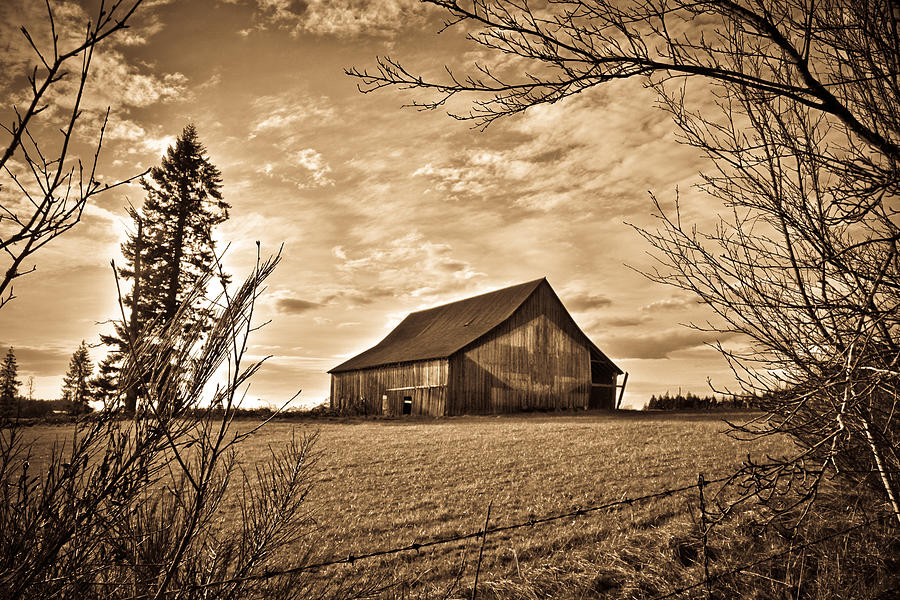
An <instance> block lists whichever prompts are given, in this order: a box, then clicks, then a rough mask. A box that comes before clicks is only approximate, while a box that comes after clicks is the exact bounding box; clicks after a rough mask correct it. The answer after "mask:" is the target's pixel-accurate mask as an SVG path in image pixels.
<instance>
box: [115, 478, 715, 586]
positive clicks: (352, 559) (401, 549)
mask: <svg viewBox="0 0 900 600" xmlns="http://www.w3.org/2000/svg"><path fill="white" fill-rule="evenodd" d="M732 478H733V475H729V476H726V477H719V478H717V479H709V480H704V481H703V482H702V483H700V482H699V481H698V482H696V483H691V484H690V485H684V486H680V487H675V488H668V489H664V490H660V491H657V492H653V493H650V494H645V495H643V496H635V497H628V498H622V499H620V500H614V501H611V502H605V503H603V504H597V505H592V506H584V507H576V508H574V509H572V510H570V511H567V512H564V513H556V514H550V515H546V516H543V517H532V518H530V519H528V520H527V521H519V522H516V523H511V524H508V525H497V526H494V527H488V528H482V529H479V530H478V531H471V532H468V533H463V534H459V535H453V536H444V537H437V538H434V539H431V540H427V541H424V542H413V543H411V544H406V545H403V546H395V547H392V548H385V549H382V550H374V551H371V552H365V553H361V554H348V555H347V556H345V557H340V558H338V557H335V558H332V559H329V560H324V561H321V562H317V563H309V564H304V565H298V566H296V567H290V568H287V569H277V570H272V569H268V570H265V571H263V572H262V573H254V574H249V575H242V576H240V577H234V578H230V579H220V580H218V581H210V582H205V583H202V584H195V585H191V586H186V587H184V588H181V589H179V590H172V591H171V593H173V594H174V593H181V592H191V591H198V590H202V589H208V588H212V587H220V586H224V585H230V584H235V583H248V582H252V581H262V580H266V579H272V578H274V577H281V576H286V575H297V574H300V573H306V572H310V571H316V570H319V569H324V568H326V567H332V566H337V565H353V564H355V563H356V562H358V561H364V560H368V559H372V558H378V557H385V556H391V555H395V554H402V553H405V552H416V553H418V552H419V551H421V550H424V549H427V548H433V547H436V546H442V545H446V544H452V543H456V542H461V541H465V540H471V539H476V538H481V537H486V536H489V535H494V534H499V533H505V532H509V531H514V530H517V529H523V528H525V527H528V528H531V527H535V526H539V525H545V524H547V523H553V522H555V521H560V520H563V519H571V518H577V517H581V516H585V515H589V514H591V513H596V512H600V511H609V510H613V509H615V508H619V507H622V506H631V505H634V504H636V503H640V502H647V501H650V500H655V499H661V498H666V497H669V496H674V495H676V494H679V493H682V492H687V491H690V490H694V489H697V488H698V487H699V486H701V485H702V486H708V485H712V484H717V483H724V482H726V481H729V480H730V479H732ZM100 585H107V586H116V585H120V584H118V583H114V582H110V583H105V584H103V583H101V584H100ZM122 585H125V584H122ZM148 597H149V595H146V594H145V595H139V596H132V597H131V598H130V599H129V600H143V599H144V598H148Z"/></svg>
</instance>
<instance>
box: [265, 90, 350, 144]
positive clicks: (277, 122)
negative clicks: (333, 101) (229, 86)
mask: <svg viewBox="0 0 900 600" xmlns="http://www.w3.org/2000/svg"><path fill="white" fill-rule="evenodd" d="M299 95H300V97H299V98H298V97H297V96H298V93H297V92H296V91H293V90H292V91H291V92H285V93H282V94H274V95H269V96H261V97H259V98H256V99H255V100H254V101H253V104H252V110H253V111H254V113H256V114H258V115H260V118H259V119H258V120H257V121H256V122H255V123H254V124H253V126H252V127H251V128H250V136H251V137H255V136H256V135H258V134H261V133H272V132H274V133H283V132H286V131H289V130H290V129H289V128H290V126H292V125H297V124H299V123H302V122H304V121H308V120H310V119H318V120H322V121H327V120H331V119H333V118H334V114H335V111H334V108H333V107H332V106H331V105H330V101H329V99H328V98H327V97H326V96H319V97H312V96H306V95H303V94H299Z"/></svg>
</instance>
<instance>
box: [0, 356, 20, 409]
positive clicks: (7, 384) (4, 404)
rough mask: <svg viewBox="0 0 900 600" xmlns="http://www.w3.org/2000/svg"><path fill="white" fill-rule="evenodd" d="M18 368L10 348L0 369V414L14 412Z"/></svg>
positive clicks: (17, 388)
mask: <svg viewBox="0 0 900 600" xmlns="http://www.w3.org/2000/svg"><path fill="white" fill-rule="evenodd" d="M18 372H19V367H18V365H17V364H16V353H15V352H13V349H12V348H10V349H9V350H7V352H6V358H4V359H3V367H2V369H0V413H2V414H9V413H11V412H13V411H14V409H15V406H16V398H17V397H18V395H19V384H20V382H19V380H18V379H16V376H17V375H18Z"/></svg>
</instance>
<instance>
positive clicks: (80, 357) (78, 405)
mask: <svg viewBox="0 0 900 600" xmlns="http://www.w3.org/2000/svg"><path fill="white" fill-rule="evenodd" d="M93 373H94V363H92V362H91V356H90V354H88V349H87V345H86V344H85V343H84V340H82V341H81V345H80V346H78V349H77V350H75V352H73V353H72V358H71V360H69V370H68V371H67V372H66V376H65V378H64V379H63V390H62V394H63V400H66V401H67V402H71V403H72V409H71V410H72V412H73V413H74V414H78V413H82V412H87V410H88V402H89V401H90V400H91V399H92V396H91V384H90V379H91V375H93Z"/></svg>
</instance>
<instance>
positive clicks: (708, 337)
mask: <svg viewBox="0 0 900 600" xmlns="http://www.w3.org/2000/svg"><path fill="white" fill-rule="evenodd" d="M734 337H736V334H731V333H711V332H705V331H697V330H695V329H687V328H682V329H669V330H665V331H651V332H647V333H643V334H641V333H631V334H629V335H627V336H620V335H613V336H606V337H605V339H604V342H603V344H602V347H603V349H604V352H606V351H607V350H608V354H609V355H610V356H615V357H617V358H622V359H627V358H641V359H661V358H670V355H671V354H672V353H675V352H679V351H682V350H689V349H694V348H698V347H702V346H704V345H705V344H710V343H714V342H716V341H719V342H724V341H726V340H729V339H732V338H734Z"/></svg>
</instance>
